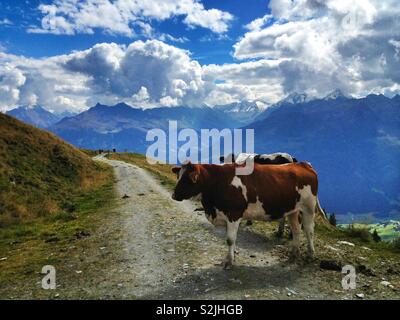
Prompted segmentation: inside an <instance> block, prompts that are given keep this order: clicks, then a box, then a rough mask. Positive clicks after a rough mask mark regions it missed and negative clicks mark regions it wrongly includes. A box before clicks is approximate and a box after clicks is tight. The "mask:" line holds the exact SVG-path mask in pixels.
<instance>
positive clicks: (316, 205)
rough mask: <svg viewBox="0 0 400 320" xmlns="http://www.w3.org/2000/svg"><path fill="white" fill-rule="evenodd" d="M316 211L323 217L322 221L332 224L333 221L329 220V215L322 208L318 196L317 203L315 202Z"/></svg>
mask: <svg viewBox="0 0 400 320" xmlns="http://www.w3.org/2000/svg"><path fill="white" fill-rule="evenodd" d="M315 212H316V213H317V215H318V216H320V217H321V220H322V221H321V222H322V223H323V224H325V225H329V226H331V223H330V222H329V219H328V217H327V216H326V213H325V211H324V210H323V209H322V208H321V204H320V203H319V199H318V197H317V203H316V204H315Z"/></svg>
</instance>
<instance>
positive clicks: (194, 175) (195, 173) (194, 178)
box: [189, 171, 200, 183]
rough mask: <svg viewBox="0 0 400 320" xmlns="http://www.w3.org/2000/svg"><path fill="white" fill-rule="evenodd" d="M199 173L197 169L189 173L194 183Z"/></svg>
mask: <svg viewBox="0 0 400 320" xmlns="http://www.w3.org/2000/svg"><path fill="white" fill-rule="evenodd" d="M199 176H200V175H199V173H198V172H197V171H193V172H191V173H189V178H190V180H191V181H192V182H193V183H196V182H197V181H198V180H199Z"/></svg>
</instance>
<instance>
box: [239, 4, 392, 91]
mask: <svg viewBox="0 0 400 320" xmlns="http://www.w3.org/2000/svg"><path fill="white" fill-rule="evenodd" d="M269 8H270V10H271V16H272V17H273V18H274V21H273V22H270V21H271V20H270V16H268V15H267V16H265V17H263V18H261V19H257V20H255V21H253V22H252V23H250V24H249V25H248V26H247V27H248V29H249V31H248V32H247V33H246V34H245V35H244V36H243V37H242V38H241V39H240V40H239V41H238V42H237V43H236V44H235V45H234V56H235V58H237V59H249V58H250V59H260V58H262V59H273V60H277V61H279V60H281V62H280V64H279V67H278V68H279V70H280V73H281V76H282V88H283V91H284V92H286V93H290V92H293V91H300V92H303V91H304V92H309V93H312V94H316V95H319V96H321V95H324V94H326V93H327V92H329V91H331V90H332V89H335V88H340V89H341V90H342V91H344V92H347V93H351V94H354V95H364V94H367V93H369V92H371V91H374V92H381V93H383V92H387V91H388V90H389V89H390V88H392V87H393V86H394V85H395V84H396V83H399V72H398V70H400V61H399V59H398V57H399V46H398V41H399V39H400V32H399V30H400V20H399V19H398V16H399V14H400V6H399V3H398V1H395V0H384V1H381V0H379V1H378V0H365V1H364V0H351V1H350V0H349V1H334V0H326V1H325V0H323V1H322V0H294V1H292V0H271V1H270V3H269Z"/></svg>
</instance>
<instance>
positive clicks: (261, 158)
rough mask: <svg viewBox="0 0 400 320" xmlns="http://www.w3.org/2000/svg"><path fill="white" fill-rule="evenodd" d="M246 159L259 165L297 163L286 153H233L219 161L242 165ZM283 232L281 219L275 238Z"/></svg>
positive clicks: (283, 225) (250, 223)
mask: <svg viewBox="0 0 400 320" xmlns="http://www.w3.org/2000/svg"><path fill="white" fill-rule="evenodd" d="M247 159H251V160H253V161H254V162H255V163H260V164H285V163H293V162H297V159H296V158H295V157H293V156H292V155H290V154H288V153H286V152H276V153H270V154H256V153H239V154H237V155H234V154H233V153H229V154H228V155H226V156H221V157H220V158H219V160H220V161H221V162H223V163H237V164H243V163H244V162H246V160H247ZM246 225H247V226H251V225H252V222H251V220H247V222H246ZM284 231H285V218H282V219H281V220H280V221H279V226H278V231H277V233H276V234H277V236H278V238H281V237H282V236H283V233H284Z"/></svg>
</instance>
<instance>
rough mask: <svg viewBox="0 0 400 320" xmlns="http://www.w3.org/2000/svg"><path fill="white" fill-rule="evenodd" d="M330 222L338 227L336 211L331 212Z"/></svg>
mask: <svg viewBox="0 0 400 320" xmlns="http://www.w3.org/2000/svg"><path fill="white" fill-rule="evenodd" d="M329 223H330V224H331V225H333V226H334V227H336V215H335V214H334V213H331V214H330V216H329Z"/></svg>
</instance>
